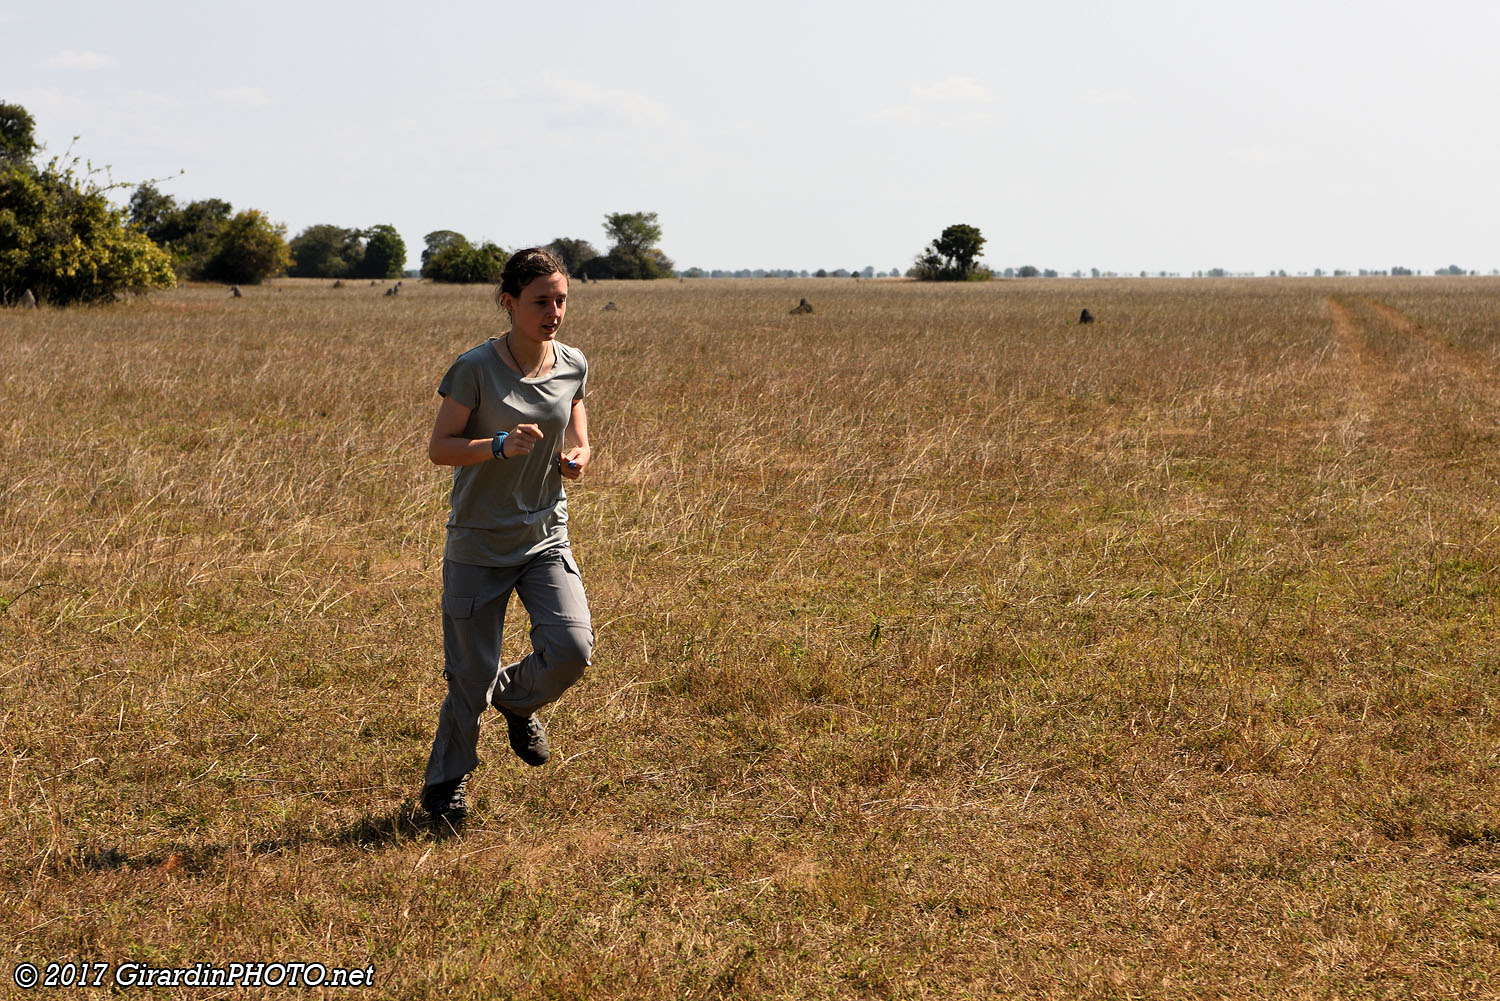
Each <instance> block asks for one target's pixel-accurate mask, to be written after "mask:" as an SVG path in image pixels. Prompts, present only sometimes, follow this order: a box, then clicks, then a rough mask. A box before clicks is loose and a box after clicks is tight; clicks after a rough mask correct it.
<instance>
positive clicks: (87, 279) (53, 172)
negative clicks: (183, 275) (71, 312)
mask: <svg viewBox="0 0 1500 1001" xmlns="http://www.w3.org/2000/svg"><path fill="white" fill-rule="evenodd" d="M35 149H36V144H35V142H34V141H33V140H32V138H31V116H30V115H28V114H26V111H25V109H24V108H21V107H20V106H19V105H0V302H3V303H7V304H8V303H12V302H15V301H17V300H18V299H20V298H21V296H23V295H24V294H25V293H26V292H27V291H28V290H29V291H30V292H31V293H32V294H33V295H34V296H35V297H36V298H37V299H38V300H39V301H41V302H46V303H50V304H52V305H57V306H63V305H69V304H71V303H78V302H102V301H107V300H110V299H113V298H115V297H117V296H119V295H121V294H124V293H132V292H145V291H149V290H150V289H155V288H170V287H171V286H172V285H173V284H175V280H174V278H173V275H172V267H171V262H170V261H169V260H168V258H167V255H166V254H164V253H162V251H161V250H160V249H158V248H157V246H156V245H155V244H153V243H152V242H151V240H150V239H148V238H147V237H146V235H145V234H143V233H141V232H139V231H137V230H135V229H133V228H131V227H130V226H129V225H128V224H127V220H126V217H125V212H124V210H123V209H120V208H117V207H116V206H114V205H113V204H111V203H110V201H109V198H108V194H107V193H108V191H109V190H110V189H109V187H108V186H101V185H99V184H97V183H96V182H95V181H94V179H93V177H94V173H93V171H90V170H86V171H84V172H83V173H80V172H79V170H78V161H77V160H76V159H72V160H67V161H64V160H62V159H60V158H54V159H52V160H51V161H50V162H49V163H47V164H46V165H45V166H42V167H37V166H36V165H34V164H32V163H31V162H30V161H29V160H28V159H27V157H28V156H29V155H30V154H31V153H32V152H33V151H34V150H35Z"/></svg>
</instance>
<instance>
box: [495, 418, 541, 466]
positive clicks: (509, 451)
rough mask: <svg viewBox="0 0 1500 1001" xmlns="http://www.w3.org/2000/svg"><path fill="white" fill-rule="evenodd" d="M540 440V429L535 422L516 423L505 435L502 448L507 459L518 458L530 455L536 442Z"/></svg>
mask: <svg viewBox="0 0 1500 1001" xmlns="http://www.w3.org/2000/svg"><path fill="white" fill-rule="evenodd" d="M541 440H542V429H541V428H540V427H538V426H537V425H535V424H517V425H516V427H515V430H514V431H511V432H510V433H509V434H507V435H506V436H505V442H504V450H505V457H506V458H507V459H519V458H520V457H521V456H523V455H530V454H531V450H532V449H534V448H536V443H537V442H539V441H541Z"/></svg>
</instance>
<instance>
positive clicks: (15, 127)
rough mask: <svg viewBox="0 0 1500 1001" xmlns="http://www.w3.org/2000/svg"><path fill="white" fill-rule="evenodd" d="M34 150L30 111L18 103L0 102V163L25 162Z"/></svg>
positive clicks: (33, 125) (35, 147)
mask: <svg viewBox="0 0 1500 1001" xmlns="http://www.w3.org/2000/svg"><path fill="white" fill-rule="evenodd" d="M36 150H37V145H36V120H35V119H33V118H32V117H31V113H30V112H29V111H27V110H26V109H25V108H23V107H21V106H20V105H19V104H0V165H5V164H12V163H26V162H28V161H29V160H30V159H31V156H32V154H33V153H35V152H36Z"/></svg>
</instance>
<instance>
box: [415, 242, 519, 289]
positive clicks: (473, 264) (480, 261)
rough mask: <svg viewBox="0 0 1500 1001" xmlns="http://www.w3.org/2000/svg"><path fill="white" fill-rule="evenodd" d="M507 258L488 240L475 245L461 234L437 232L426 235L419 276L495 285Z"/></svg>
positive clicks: (447, 280) (434, 279)
mask: <svg viewBox="0 0 1500 1001" xmlns="http://www.w3.org/2000/svg"><path fill="white" fill-rule="evenodd" d="M508 260H510V255H509V254H508V253H506V252H505V251H504V250H502V249H500V247H498V246H496V245H495V244H493V243H490V242H489V241H485V242H484V243H482V244H480V245H479V246H477V247H476V246H474V245H473V244H472V243H470V242H469V241H468V240H467V239H465V238H464V236H463V234H461V233H455V232H453V231H452V230H439V231H438V232H436V233H428V234H427V250H425V251H423V253H422V277H423V278H430V279H431V280H433V281H435V282H452V283H455V284H458V283H464V282H491V283H493V282H498V281H499V280H500V274H501V272H503V271H504V270H505V262H506V261H508Z"/></svg>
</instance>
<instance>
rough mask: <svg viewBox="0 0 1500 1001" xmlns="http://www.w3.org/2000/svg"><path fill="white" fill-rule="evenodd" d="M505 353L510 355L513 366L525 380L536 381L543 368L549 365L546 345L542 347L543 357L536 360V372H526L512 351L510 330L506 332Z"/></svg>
mask: <svg viewBox="0 0 1500 1001" xmlns="http://www.w3.org/2000/svg"><path fill="white" fill-rule="evenodd" d="M505 353H506V354H508V355H510V360H511V364H513V365H515V366H516V371H517V372H520V373H521V378H523V379H535V378H536V377H537V376H538V375H540V374H541V372H542V366H543V365H545V364H546V363H547V346H546V345H545V344H544V345H542V353H541V356H540V357H539V358H537V360H536V370H535V371H533V372H528V371H526V369H525V368H524V367H522V365H521V361H520V359H518V358H517V357H516V353H515V352H514V351H512V350H511V349H510V331H508V330H507V331H506V332H505Z"/></svg>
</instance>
